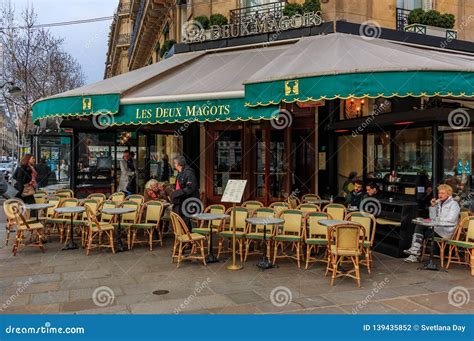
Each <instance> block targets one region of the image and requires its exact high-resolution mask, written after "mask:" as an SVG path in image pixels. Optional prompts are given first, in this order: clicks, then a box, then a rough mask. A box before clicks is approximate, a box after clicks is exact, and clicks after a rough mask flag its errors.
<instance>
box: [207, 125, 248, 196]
mask: <svg viewBox="0 0 474 341" xmlns="http://www.w3.org/2000/svg"><path fill="white" fill-rule="evenodd" d="M215 139H216V140H215V143H214V181H213V187H214V190H213V193H214V195H216V196H220V195H222V194H223V192H224V188H225V186H226V184H227V181H228V180H229V179H242V137H241V131H238V130H233V131H229V130H227V131H216V132H215Z"/></svg>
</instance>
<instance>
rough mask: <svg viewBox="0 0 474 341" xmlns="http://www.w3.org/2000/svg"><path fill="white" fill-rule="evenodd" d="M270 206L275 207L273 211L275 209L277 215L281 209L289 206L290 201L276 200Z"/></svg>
mask: <svg viewBox="0 0 474 341" xmlns="http://www.w3.org/2000/svg"><path fill="white" fill-rule="evenodd" d="M268 207H269V208H271V209H273V211H275V215H278V214H279V213H280V212H281V211H283V210H286V209H288V208H289V206H288V203H286V202H283V201H277V202H274V203H272V204H270V206H268Z"/></svg>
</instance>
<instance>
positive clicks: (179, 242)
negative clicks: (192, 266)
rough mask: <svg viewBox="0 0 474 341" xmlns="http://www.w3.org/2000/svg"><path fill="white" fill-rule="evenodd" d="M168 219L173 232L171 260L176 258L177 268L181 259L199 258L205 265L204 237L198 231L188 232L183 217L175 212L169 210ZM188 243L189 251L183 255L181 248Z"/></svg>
mask: <svg viewBox="0 0 474 341" xmlns="http://www.w3.org/2000/svg"><path fill="white" fill-rule="evenodd" d="M170 219H171V226H172V227H173V232H174V244H173V253H172V256H171V261H172V262H173V263H174V260H175V259H176V260H177V264H176V267H177V268H179V264H180V263H181V261H182V260H183V259H198V260H201V261H202V263H203V264H204V265H206V256H205V254H204V240H205V239H206V237H205V236H203V235H202V234H199V233H194V232H193V233H190V232H189V229H188V227H187V226H186V224H185V223H184V221H183V219H182V218H181V217H180V216H179V215H177V214H176V213H174V212H171V213H170ZM189 244H191V252H190V253H189V255H187V256H183V250H184V248H185V247H186V246H187V245H189ZM198 247H199V248H200V251H201V255H200V256H198V255H197V254H196V253H197V248H198Z"/></svg>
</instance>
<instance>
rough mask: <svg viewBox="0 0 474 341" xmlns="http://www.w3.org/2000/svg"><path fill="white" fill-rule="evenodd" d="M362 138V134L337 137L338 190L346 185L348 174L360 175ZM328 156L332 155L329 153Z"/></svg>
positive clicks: (362, 153)
mask: <svg viewBox="0 0 474 341" xmlns="http://www.w3.org/2000/svg"><path fill="white" fill-rule="evenodd" d="M363 148H364V147H363V139H362V135H358V136H352V135H343V136H339V137H338V139H337V164H338V167H339V174H338V175H339V176H338V185H339V191H341V190H343V189H344V188H343V187H344V185H347V181H348V178H349V174H351V173H354V172H355V173H357V177H358V178H360V177H361V176H362V161H363V155H364V152H363ZM329 157H332V156H331V155H330V156H329Z"/></svg>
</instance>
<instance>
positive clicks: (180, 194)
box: [171, 156, 202, 230]
mask: <svg viewBox="0 0 474 341" xmlns="http://www.w3.org/2000/svg"><path fill="white" fill-rule="evenodd" d="M174 167H175V168H176V170H177V171H178V176H177V177H176V185H175V186H176V187H175V190H174V192H173V193H172V194H171V202H172V203H173V212H175V213H177V214H179V215H180V217H181V218H183V220H184V222H185V223H186V225H187V226H188V228H189V229H190V230H191V229H192V226H191V221H190V219H189V217H190V216H191V215H192V214H195V213H200V212H199V211H200V210H202V203H201V201H200V200H199V188H198V183H197V178H196V175H195V174H194V170H193V169H192V168H191V167H189V166H188V165H187V163H186V159H185V158H184V157H183V156H178V157H176V158H175V159H174Z"/></svg>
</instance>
